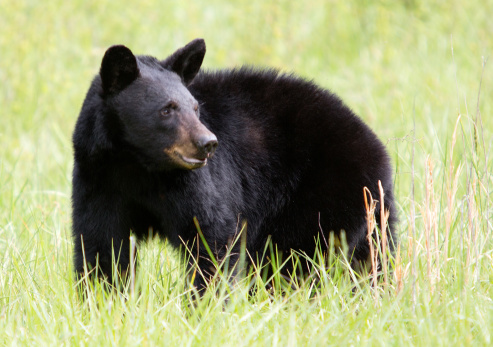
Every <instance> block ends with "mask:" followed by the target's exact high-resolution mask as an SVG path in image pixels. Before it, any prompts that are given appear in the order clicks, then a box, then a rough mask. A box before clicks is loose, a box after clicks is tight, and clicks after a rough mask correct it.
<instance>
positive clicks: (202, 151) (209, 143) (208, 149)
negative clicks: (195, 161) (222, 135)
mask: <svg viewBox="0 0 493 347" xmlns="http://www.w3.org/2000/svg"><path fill="white" fill-rule="evenodd" d="M196 146H197V149H198V151H199V156H201V157H202V158H203V159H206V158H211V157H212V156H213V155H214V152H215V151H216V148H217V137H216V135H214V134H213V133H208V134H203V135H201V136H200V137H199V138H198V139H197V141H196Z"/></svg>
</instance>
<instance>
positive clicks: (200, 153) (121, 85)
mask: <svg viewBox="0 0 493 347" xmlns="http://www.w3.org/2000/svg"><path fill="white" fill-rule="evenodd" d="M204 55H205V43H204V40H202V39H196V40H194V41H192V42H190V43H189V44H188V45H186V46H185V47H183V48H181V49H179V50H177V51H176V52H175V53H173V54H172V55H171V56H169V57H168V58H167V59H165V60H163V61H159V60H157V59H155V58H153V57H148V56H135V55H134V54H133V53H132V52H131V51H130V49H128V48H127V47H125V46H121V45H119V46H112V47H110V48H109V49H108V50H107V51H106V53H105V55H104V57H103V61H102V63H101V70H100V77H101V83H102V98H103V100H104V103H105V106H106V109H107V112H108V114H111V115H113V116H115V117H117V119H118V123H119V124H120V126H121V134H120V135H119V136H121V137H122V138H121V140H122V141H123V143H125V145H128V146H129V147H130V148H131V149H132V152H134V153H136V154H137V158H138V160H140V161H141V163H143V164H144V165H145V166H146V167H147V168H148V169H151V170H171V169H175V168H182V169H187V170H192V169H196V168H200V167H202V166H204V165H205V164H206V163H207V160H208V159H209V158H211V157H212V155H213V154H214V151H215V150H216V147H217V138H216V136H215V135H214V134H213V133H212V132H211V131H209V130H208V129H207V128H206V126H205V125H204V124H202V123H201V121H200V120H199V116H200V105H199V104H198V102H197V100H195V98H194V97H193V96H192V94H191V93H190V92H189V90H188V89H187V86H188V85H189V84H190V83H191V82H192V80H193V78H194V77H195V75H196V74H197V73H198V71H199V69H200V66H201V64H202V61H203V59H204Z"/></svg>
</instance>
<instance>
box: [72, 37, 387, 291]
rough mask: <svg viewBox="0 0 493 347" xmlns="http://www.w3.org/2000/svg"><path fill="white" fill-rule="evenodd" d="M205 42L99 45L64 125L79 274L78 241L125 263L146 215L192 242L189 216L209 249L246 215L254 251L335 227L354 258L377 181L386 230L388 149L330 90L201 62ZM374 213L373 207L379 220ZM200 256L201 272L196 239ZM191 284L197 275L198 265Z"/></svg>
mask: <svg viewBox="0 0 493 347" xmlns="http://www.w3.org/2000/svg"><path fill="white" fill-rule="evenodd" d="M204 54H205V44H204V42H203V40H195V41H192V42H191V43H190V44H188V45H187V46H185V47H184V48H182V49H180V50H178V51H177V52H175V53H174V54H173V55H172V56H170V57H169V58H168V59H166V60H164V61H158V60H156V59H155V58H152V57H147V56H137V57H136V58H134V59H135V62H136V64H135V62H134V60H133V59H132V57H133V54H131V52H130V50H128V49H127V48H125V47H123V46H114V47H112V48H110V49H109V50H108V52H107V53H106V54H105V58H104V59H103V63H102V67H101V71H100V75H98V76H96V78H95V79H94V81H93V83H92V85H91V87H90V89H89V92H88V93H87V96H86V99H85V101H84V105H83V107H82V110H81V113H80V116H79V119H78V121H77V125H76V128H75V131H74V134H73V142H74V151H75V163H74V172H73V197H72V198H73V235H74V240H75V251H74V252H75V270H76V271H77V272H78V273H81V272H82V271H83V262H84V256H83V250H84V254H85V259H86V261H87V262H88V263H89V264H90V265H91V266H94V265H95V264H96V258H98V261H99V266H100V268H101V270H102V273H103V274H105V275H107V276H109V277H111V261H112V256H113V255H112V252H111V250H112V247H113V248H114V249H115V252H116V253H117V254H116V255H115V258H119V265H120V268H121V269H122V270H125V269H127V267H128V264H129V235H130V231H131V230H132V232H133V233H134V234H135V235H136V236H137V237H138V238H139V239H142V238H144V237H145V236H146V235H147V234H148V230H149V227H152V228H153V229H154V231H155V232H157V233H158V234H160V235H161V236H162V237H166V238H168V240H169V241H170V243H171V244H172V245H174V246H176V247H179V246H180V245H181V244H182V242H186V243H189V245H190V244H191V243H192V242H193V241H194V240H195V239H196V237H197V228H196V226H195V225H194V221H193V218H194V217H197V220H198V222H199V224H200V227H201V230H202V232H203V234H204V236H205V238H206V240H207V242H208V245H209V246H210V247H211V248H212V250H213V252H214V253H215V254H216V256H217V257H219V258H221V257H223V256H224V255H225V252H226V247H227V245H228V244H229V243H230V241H231V239H233V238H234V237H235V233H236V232H237V231H238V221H241V220H246V221H247V223H248V228H247V249H248V251H249V253H250V254H251V255H253V256H254V255H255V254H256V253H258V252H260V253H262V252H263V250H264V246H265V243H266V241H267V239H268V237H269V236H270V237H271V238H272V241H273V242H274V243H275V244H276V245H277V248H278V249H279V250H281V251H289V250H291V249H295V250H301V251H304V252H305V253H307V254H308V255H311V254H313V252H314V249H315V240H316V239H317V238H320V240H323V239H324V238H325V239H327V240H328V232H329V231H335V233H336V235H338V234H339V232H340V230H345V231H346V237H347V242H348V245H349V252H350V254H349V255H350V256H351V255H352V256H353V259H355V260H361V261H364V260H366V259H367V258H368V253H369V249H368V241H367V239H366V230H367V228H366V219H365V209H364V202H363V187H364V186H366V187H368V188H369V189H370V191H371V193H372V195H373V197H375V198H378V196H379V194H378V185H377V183H378V180H381V181H382V184H383V188H384V190H385V194H386V196H385V205H386V208H387V209H388V210H390V219H389V225H390V232H391V237H392V236H394V226H395V222H396V212H395V208H394V201H393V193H392V172H391V166H390V162H389V157H388V155H387V154H386V151H385V148H384V146H383V144H382V143H381V142H380V141H379V140H378V138H377V137H376V135H375V134H374V133H373V132H372V131H371V130H370V129H369V128H368V127H367V126H366V125H365V124H364V123H363V122H362V121H361V120H360V119H359V118H358V117H357V116H355V115H354V114H353V112H352V111H351V110H350V109H349V108H348V107H347V106H345V105H344V104H343V103H342V101H341V100H340V99H339V98H338V97H337V96H335V95H334V94H332V93H330V92H329V91H327V90H324V89H322V88H320V87H318V86H316V85H315V84H313V83H311V82H307V81H305V80H303V79H300V78H298V77H295V76H293V75H286V74H282V73H279V72H278V71H276V70H258V69H254V68H240V69H233V70H221V71H215V72H204V71H202V72H199V73H198V74H197V72H198V70H199V68H200V65H201V63H202V59H203V57H204ZM121 57H123V58H121ZM196 74H197V75H196ZM195 75H196V76H195ZM186 85H187V87H186ZM197 103H198V104H199V105H200V110H199V111H198V110H196V106H197ZM199 116H200V118H199ZM211 132H212V133H213V134H212V133H211ZM214 135H215V136H216V137H217V141H218V143H219V145H218V148H217V151H216V152H215V154H214V152H213V150H211V151H209V152H210V153H209V152H207V153H206V152H204V151H203V148H202V151H201V150H199V149H200V148H199V147H200V146H199V145H198V144H197V143H198V141H197V140H196V139H197V138H198V137H203V136H209V137H211V136H214ZM175 149H176V150H175ZM170 153H171V154H170ZM176 153H178V154H176ZM184 153H185V154H186V155H185V154H184ZM204 153H205V154H204ZM213 154H214V156H212V155H213ZM184 158H185V159H184ZM206 162H207V165H206V166H204V165H203V164H205V163H206ZM379 211H380V207H379V206H378V205H377V220H379V218H380V217H379V213H378V212H379ZM321 230H323V232H324V236H323V237H322V235H321ZM81 242H83V247H82V243H81ZM321 244H322V246H323V247H324V242H322V243H321ZM390 246H391V247H392V242H391V243H390ZM194 247H197V245H195V246H194ZM118 253H119V254H118ZM233 253H235V250H233ZM199 255H200V256H199V258H197V259H196V260H197V261H198V265H199V267H200V268H201V270H203V271H204V272H205V273H207V272H209V268H210V262H209V261H208V259H209V256H208V254H207V252H206V251H205V248H204V247H202V244H201V243H200V246H199ZM235 260H236V258H235V255H233V256H232V259H231V260H230V264H234V262H235ZM195 284H196V285H197V286H199V287H200V286H203V285H204V281H203V280H202V279H201V278H200V276H198V277H197V278H196V280H195Z"/></svg>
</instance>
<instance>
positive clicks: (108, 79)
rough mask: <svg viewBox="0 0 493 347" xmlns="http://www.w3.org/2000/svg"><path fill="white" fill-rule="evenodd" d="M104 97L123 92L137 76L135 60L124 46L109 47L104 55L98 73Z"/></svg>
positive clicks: (137, 69)
mask: <svg viewBox="0 0 493 347" xmlns="http://www.w3.org/2000/svg"><path fill="white" fill-rule="evenodd" d="M99 75H100V76H101V81H102V83H103V92H104V94H105V95H111V94H114V93H117V92H119V91H121V90H123V89H124V88H125V87H127V86H128V85H129V84H130V83H132V82H133V81H134V80H135V79H136V78H137V77H138V76H139V68H138V67H137V59H136V58H135V56H134V55H133V53H132V51H131V50H130V49H128V48H127V47H125V46H122V45H118V46H111V47H110V48H108V50H107V51H106V53H105V54H104V57H103V61H102V62H101V69H100V71H99Z"/></svg>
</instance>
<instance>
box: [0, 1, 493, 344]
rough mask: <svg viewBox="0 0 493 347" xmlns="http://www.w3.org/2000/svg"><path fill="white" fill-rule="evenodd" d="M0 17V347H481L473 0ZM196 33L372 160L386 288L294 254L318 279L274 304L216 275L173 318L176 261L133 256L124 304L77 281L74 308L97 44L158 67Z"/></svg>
mask: <svg viewBox="0 0 493 347" xmlns="http://www.w3.org/2000/svg"><path fill="white" fill-rule="evenodd" d="M0 8H1V11H0V52H1V54H0V105H1V111H0V112H1V114H0V125H1V127H0V143H1V144H2V146H0V322H1V324H0V344H2V345H60V344H63V345H74V344H77V345H90V344H103V345H130V344H141V345H158V344H159V345H162V344H165V345H211V344H217V345H231V344H235V345H245V346H246V345H248V346H250V345H328V344H332V345H356V344H358V345H360V344H371V345H386V344H392V345H491V344H492V330H493V323H492V322H493V303H492V297H493V293H492V288H493V259H492V258H493V236H492V229H493V225H492V224H493V215H492V214H493V203H492V197H491V190H492V187H493V182H492V179H493V175H492V170H493V160H492V138H493V137H492V132H493V120H492V119H493V117H492V116H491V114H492V109H493V106H492V103H491V95H492V83H493V72H492V71H493V70H492V66H491V61H488V58H489V57H490V56H491V53H492V51H493V39H492V36H491V33H492V32H493V22H492V21H491V20H490V18H489V14H490V13H493V2H492V1H490V0H487V1H476V0H472V1H467V2H465V1H448V2H429V1H421V0H414V1H404V0H402V1H394V2H387V1H344V2H336V1H321V0H320V1H319V0H314V1H310V2H308V3H307V2H292V1H281V0H280V1H275V2H264V1H260V0H259V1H257V0H252V1H249V2H248V3H243V2H231V1H230V2H223V1H219V0H211V1H208V2H202V3H200V2H197V1H192V0H186V1H167V2H158V1H153V0H146V1H140V2H139V3H138V4H137V3H135V4H132V3H125V4H123V3H118V2H110V1H101V0H98V1H85V2H82V1H66V2H62V1H52V2H39V1H30V0H23V1H11V2H2V3H1V6H0ZM195 37H204V38H205V40H206V43H207V47H208V52H207V55H206V60H205V67H206V68H217V67H231V66H236V65H239V64H243V63H248V64H260V65H265V66H267V65H268V66H275V67H278V68H281V69H282V70H284V71H293V72H296V73H297V74H300V75H302V76H305V77H307V78H313V79H314V80H315V81H316V82H317V83H319V84H321V85H323V86H325V87H327V88H330V89H331V90H333V91H334V92H336V93H337V94H339V95H340V96H341V97H342V98H343V99H344V100H345V101H346V103H347V104H348V105H349V106H350V107H351V108H353V109H354V110H355V111H356V113H358V114H359V115H361V117H362V118H363V119H364V120H365V121H366V122H367V123H368V124H369V125H370V126H371V127H372V128H373V129H374V130H375V131H376V132H377V134H378V135H379V136H380V138H381V139H382V140H383V141H384V142H385V143H386V144H387V148H388V149H389V152H390V153H391V156H392V159H393V163H394V165H395V168H396V169H395V193H396V194H395V195H396V198H397V201H398V209H399V217H400V223H399V230H398V233H399V238H400V245H399V247H398V248H397V252H396V254H395V257H392V258H391V259H390V262H391V263H392V264H393V271H392V272H388V273H387V277H388V278H387V280H385V279H384V277H385V276H384V274H382V275H383V276H382V277H381V278H382V279H381V281H380V282H377V283H376V284H375V283H373V284H372V282H371V281H370V278H373V277H368V278H357V275H356V274H354V273H352V272H351V271H350V269H349V266H348V260H347V259H345V258H344V257H343V256H342V255H340V254H337V253H336V252H334V253H331V254H329V255H328V256H327V257H328V259H323V260H321V259H320V258H322V257H321V255H319V257H318V258H317V259H315V260H310V259H306V258H305V257H304V256H303V255H298V256H293V258H292V259H289V261H312V262H313V266H314V271H315V273H316V276H317V277H318V278H319V281H317V282H314V281H305V282H302V281H301V282H298V283H297V284H296V285H294V286H293V288H291V286H288V285H286V283H283V278H282V277H280V276H277V277H275V278H274V281H273V283H274V284H275V285H274V288H273V289H272V288H270V287H263V286H260V285H259V286H257V288H259V289H258V290H257V291H255V294H254V297H253V298H249V295H248V293H249V288H250V286H251V283H250V282H249V281H248V278H247V279H244V280H239V282H238V283H236V284H235V285H234V286H231V287H230V286H228V285H227V281H225V280H223V279H221V276H220V275H218V276H219V278H218V281H216V282H214V286H215V287H216V289H217V292H218V294H213V292H214V291H213V290H210V291H208V292H207V293H206V294H205V296H204V299H203V300H201V301H200V302H199V303H198V304H190V296H191V293H190V289H189V288H188V287H187V284H186V281H185V279H184V272H185V270H184V269H183V262H182V261H181V260H180V256H179V254H177V252H176V251H173V250H172V249H170V248H169V247H168V245H167V244H166V243H165V242H157V241H150V242H148V243H146V244H144V245H142V246H141V250H140V252H139V253H138V257H139V263H140V265H139V271H138V272H137V277H136V278H135V284H134V286H132V287H129V288H128V290H127V291H126V292H125V291H124V293H123V295H116V294H111V293H110V294H108V293H106V292H104V291H102V290H99V289H98V286H99V285H100V284H96V288H95V290H94V291H92V292H91V297H90V298H89V299H88V300H86V301H81V300H80V299H79V295H78V293H77V291H76V283H75V279H74V277H73V273H72V264H71V259H72V256H71V253H72V241H71V237H70V227H71V218H70V208H71V207H70V198H69V197H70V189H71V185H70V181H71V167H72V163H73V162H72V150H71V142H70V136H71V132H72V129H73V127H74V124H75V120H76V117H77V114H78V111H79V108H80V105H81V103H82V100H83V97H84V93H85V92H86V90H87V87H88V86H89V82H90V80H91V78H92V76H93V75H94V74H95V73H96V72H97V70H98V67H99V64H100V61H101V57H102V54H103V53H104V50H105V49H106V47H108V46H109V45H111V44H116V43H123V44H126V45H127V46H129V47H130V48H132V49H133V50H134V51H135V52H136V53H143V54H151V55H155V56H158V57H162V58H164V57H165V56H166V55H167V54H169V53H170V52H172V51H173V50H174V49H176V48H177V47H179V46H181V45H183V44H185V43H186V42H188V41H189V40H191V39H193V38H195ZM373 198H374V199H381V198H380V197H373ZM327 242H328V243H329V244H330V245H334V247H335V240H334V239H333V238H330V237H329V239H328V240H327ZM378 252H381V251H379V250H378V248H375V254H378ZM384 253H385V252H384ZM245 256H247V255H245ZM382 256H383V254H382ZM377 259H378V258H377ZM384 270H386V269H385V268H383V269H382V271H384ZM224 276H226V274H224ZM374 278H376V276H374ZM255 280H258V281H260V279H255ZM276 281H277V282H276ZM355 283H357V286H358V289H357V290H353V289H354V285H355ZM131 288H133V289H132V290H131Z"/></svg>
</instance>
